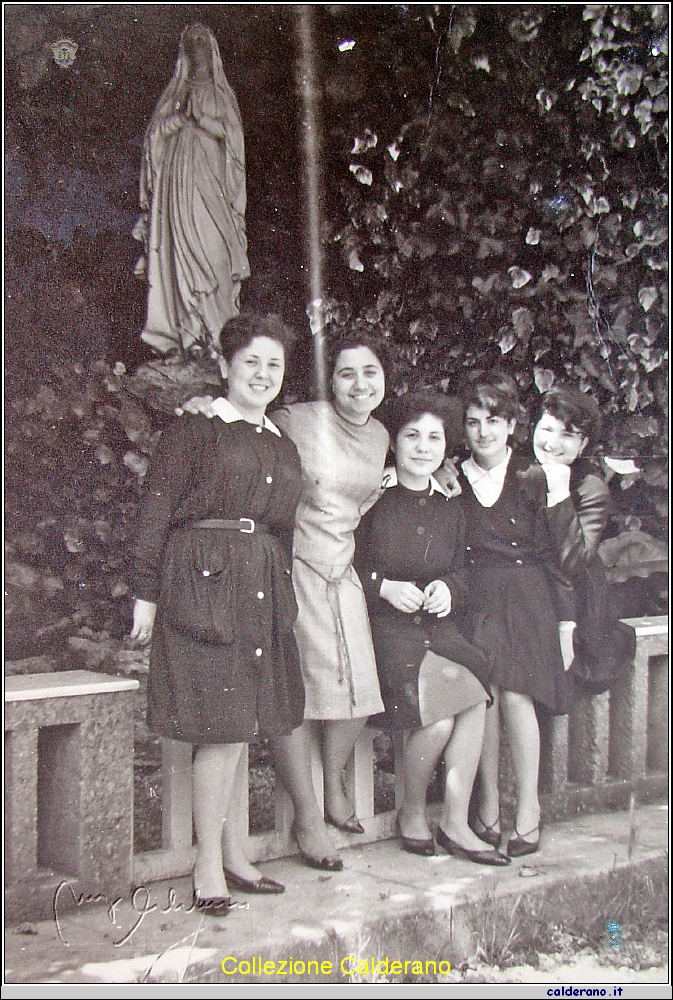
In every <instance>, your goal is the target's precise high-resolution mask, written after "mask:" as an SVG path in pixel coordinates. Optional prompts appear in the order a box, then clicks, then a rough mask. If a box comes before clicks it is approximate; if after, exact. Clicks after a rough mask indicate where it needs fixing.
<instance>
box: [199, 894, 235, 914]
mask: <svg viewBox="0 0 673 1000" xmlns="http://www.w3.org/2000/svg"><path fill="white" fill-rule="evenodd" d="M194 906H195V907H196V909H197V910H199V911H200V912H201V913H204V914H205V915H206V916H207V917H226V916H227V914H228V913H230V912H231V908H232V903H231V896H206V897H201V896H199V895H197V894H196V893H194Z"/></svg>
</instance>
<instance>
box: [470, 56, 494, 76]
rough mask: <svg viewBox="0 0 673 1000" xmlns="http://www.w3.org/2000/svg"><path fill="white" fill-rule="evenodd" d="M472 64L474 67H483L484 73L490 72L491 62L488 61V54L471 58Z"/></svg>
mask: <svg viewBox="0 0 673 1000" xmlns="http://www.w3.org/2000/svg"><path fill="white" fill-rule="evenodd" d="M472 65H473V66H474V68H475V69H483V71H484V73H490V72H491V64H490V63H489V61H488V56H477V58H476V59H473V60H472Z"/></svg>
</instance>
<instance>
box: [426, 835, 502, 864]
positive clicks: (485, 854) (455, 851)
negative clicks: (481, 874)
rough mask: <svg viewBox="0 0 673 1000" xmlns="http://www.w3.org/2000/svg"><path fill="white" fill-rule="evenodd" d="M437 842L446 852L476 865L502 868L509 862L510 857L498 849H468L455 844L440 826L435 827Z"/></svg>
mask: <svg viewBox="0 0 673 1000" xmlns="http://www.w3.org/2000/svg"><path fill="white" fill-rule="evenodd" d="M437 843H438V844H439V846H440V847H443V848H444V850H445V851H446V852H447V854H451V855H453V857H455V858H464V859H465V860H466V861H474V863H475V864H477V865H493V866H494V867H496V868H504V867H506V866H507V865H509V864H510V863H511V862H510V859H509V858H508V857H505V855H504V854H501V853H500V851H495V850H494V851H470V850H468V848H467V847H461V846H460V844H456V842H455V841H453V840H451V838H450V837H447V835H446V834H445V833H444V831H443V830H442V828H441V826H438V827H437Z"/></svg>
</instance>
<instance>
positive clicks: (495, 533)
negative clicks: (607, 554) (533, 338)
mask: <svg viewBox="0 0 673 1000" xmlns="http://www.w3.org/2000/svg"><path fill="white" fill-rule="evenodd" d="M463 402H464V421H465V436H466V439H467V443H468V446H469V448H470V450H471V452H472V456H471V458H469V459H468V460H467V461H466V462H463V463H462V466H461V467H462V472H463V476H464V480H463V484H462V485H463V494H462V505H463V510H464V512H465V518H466V523H467V536H466V554H467V567H468V570H469V583H470V600H471V602H474V616H473V618H474V631H473V641H474V642H475V644H476V645H478V646H479V647H480V648H482V649H485V650H488V651H489V653H490V654H491V656H492V657H493V660H494V670H493V674H492V690H493V694H494V703H493V706H492V707H491V708H489V709H488V710H487V712H486V725H485V731H484V747H483V751H482V757H481V762H480V767H479V807H478V817H477V823H476V824H475V832H476V833H477V835H478V836H480V837H482V838H483V839H484V840H487V841H488V842H489V843H493V844H497V843H499V842H500V804H499V795H498V758H499V725H500V722H499V718H500V712H501V711H502V715H503V717H504V721H505V725H506V727H507V734H508V737H509V743H510V747H511V751H512V758H513V763H514V771H515V774H516V781H517V788H518V799H517V810H516V823H515V836H514V837H512V838H511V839H510V840H509V842H508V845H507V849H508V854H509V856H510V857H518V856H521V855H525V854H531V853H533V852H534V851H536V850H537V849H538V846H539V839H540V830H539V824H540V806H539V801H538V787H537V786H538V771H539V759H540V734H539V728H538V721H537V716H536V713H535V705H534V703H535V702H538V703H539V704H541V705H543V706H545V707H546V708H547V709H548V710H549V711H551V712H559V711H563V710H564V708H563V705H564V702H565V698H566V694H565V692H566V679H565V673H564V666H563V661H562V657H561V648H560V643H559V633H558V620H559V619H558V612H557V603H556V594H555V587H554V580H555V577H556V576H557V573H558V571H557V568H556V560H555V556H554V552H553V550H552V546H551V540H550V537H549V530H548V526H547V522H546V519H545V513H544V509H543V508H542V507H541V506H540V505H539V504H537V503H535V502H534V501H533V500H531V499H530V498H529V496H528V495H527V493H526V492H525V491H524V490H523V489H522V488H521V484H520V482H519V479H518V478H517V471H519V469H520V463H519V462H518V461H517V459H516V458H515V456H514V455H513V454H512V450H511V448H510V447H509V445H508V439H509V437H510V435H511V434H512V432H513V430H514V426H515V423H516V418H517V414H518V409H519V404H518V398H517V394H516V389H515V387H514V384H513V383H512V382H511V381H510V380H509V379H499V380H495V379H494V380H492V381H491V382H484V383H483V384H479V385H475V386H474V387H473V388H472V389H471V390H470V391H469V392H468V394H467V395H466V396H465V397H464V401H463ZM529 464H530V463H529V462H525V463H524V466H527V465H529Z"/></svg>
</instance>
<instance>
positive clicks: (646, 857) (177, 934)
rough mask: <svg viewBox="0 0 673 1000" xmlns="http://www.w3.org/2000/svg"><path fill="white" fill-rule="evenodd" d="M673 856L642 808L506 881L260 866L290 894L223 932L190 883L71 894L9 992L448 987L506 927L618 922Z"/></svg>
mask: <svg viewBox="0 0 673 1000" xmlns="http://www.w3.org/2000/svg"><path fill="white" fill-rule="evenodd" d="M629 845H630V847H629ZM667 847H668V809H667V807H666V806H664V805H650V806H644V807H642V808H639V809H638V810H637V811H636V814H635V827H634V830H632V829H631V825H630V822H629V816H628V813H623V812H612V813H602V814H597V815H586V816H579V817H576V818H574V819H572V820H567V821H565V822H561V823H555V824H553V825H549V826H547V827H546V828H545V829H544V831H543V834H542V847H541V850H540V851H539V852H538V853H537V854H535V855H532V856H529V857H527V858H520V859H517V860H515V861H514V862H513V863H512V865H511V866H510V867H509V868H507V869H492V868H488V867H486V866H483V865H475V864H472V863H471V862H468V861H462V860H457V859H454V858H451V857H448V856H447V855H446V854H444V853H443V852H441V853H440V854H437V855H436V856H435V857H432V858H420V857H415V856H412V855H409V854H405V853H404V852H403V851H401V850H400V847H399V843H398V842H397V841H387V842H385V843H378V844H371V845H368V846H365V847H362V848H359V849H358V848H357V847H354V848H351V849H350V850H347V851H345V852H343V855H344V860H345V869H344V871H343V872H341V873H338V874H333V875H328V874H326V873H321V872H317V871H313V870H311V869H309V868H306V867H304V866H303V865H302V864H301V863H300V861H299V860H297V859H296V858H287V859H283V860H280V861H274V862H271V863H268V864H264V865H262V866H261V870H263V871H264V872H265V873H266V874H268V875H270V876H272V877H273V878H275V879H278V880H280V881H282V882H284V883H285V885H286V886H287V891H286V892H285V894H284V895H282V896H251V895H246V894H243V893H238V894H236V895H235V899H236V901H237V905H236V908H235V909H233V910H232V911H231V912H230V913H229V915H228V916H227V917H226V918H223V919H214V918H212V917H205V918H204V917H203V916H201V915H200V914H198V913H196V912H193V911H191V909H190V883H189V880H188V879H177V880H174V881H173V882H171V883H166V882H164V883H158V884H155V885H152V886H148V887H141V888H139V889H137V890H136V892H135V895H134V897H133V898H132V899H123V900H121V901H118V902H116V903H115V905H114V906H112V907H110V906H109V905H106V902H105V901H92V900H83V901H81V903H80V905H79V906H78V907H77V909H76V910H74V911H73V910H70V911H64V910H63V908H62V905H61V904H62V903H63V902H64V900H65V899H66V898H67V895H68V889H67V886H66V887H64V888H62V890H61V894H60V895H59V898H58V899H57V900H56V919H53V920H51V921H45V922H42V923H37V924H28V925H23V926H22V927H19V928H11V929H9V930H8V932H7V935H6V952H5V956H6V973H5V975H6V980H5V982H6V983H15V984H19V983H24V984H25V983H88V984H91V985H93V984H95V983H169V982H173V983H177V982H181V983H216V982H219V983H222V982H230V983H231V982H235V981H238V982H248V983H250V982H254V981H257V982H266V983H288V982H292V981H294V982H297V983H302V982H303V983H307V982H311V981H312V982H323V983H329V982H332V983H334V982H358V981H359V982H376V981H379V982H393V981H399V982H401V981H402V978H403V976H404V963H405V962H406V963H407V965H406V974H407V976H410V975H411V976H414V975H416V976H418V975H419V974H424V975H425V974H429V975H432V974H433V973H434V968H433V966H432V963H433V962H434V963H436V967H437V973H438V974H439V975H441V974H443V973H446V971H447V963H451V965H454V966H455V965H457V964H458V963H459V962H460V961H462V960H464V959H465V958H467V957H469V956H470V955H472V954H474V952H475V948H476V947H477V944H478V943H479V942H480V940H483V938H484V936H486V937H488V935H489V934H490V933H491V932H493V933H496V934H498V933H499V934H501V935H502V934H503V933H504V934H505V935H506V934H507V932H508V931H507V928H508V926H509V928H510V931H511V932H513V933H515V934H517V935H519V937H520V939H521V940H523V938H521V935H525V933H526V926H532V925H533V923H534V922H535V921H537V920H540V919H551V920H552V921H556V922H558V923H563V922H566V921H569V920H574V921H575V922H576V923H577V921H578V920H579V921H580V922H581V921H582V920H584V921H585V923H586V926H587V927H589V926H590V925H591V926H595V922H596V920H599V921H601V922H602V923H603V924H604V923H607V922H608V921H609V920H614V919H618V916H619V915H618V914H617V913H614V912H611V909H610V908H611V907H613V908H615V909H618V908H619V905H621V904H620V902H619V901H620V900H621V899H623V898H625V897H624V891H623V888H624V886H625V885H626V886H628V884H629V879H633V878H634V877H636V878H640V879H641V880H642V879H643V878H644V874H645V873H651V874H652V873H653V874H654V876H655V877H658V878H659V880H660V881H661V877H662V872H663V870H664V865H665V858H666V856H667ZM629 855H630V856H629ZM657 873H658V875H657ZM623 933H624V934H628V927H626V926H624V927H623ZM480 936H481V938H480ZM223 959H226V961H225V963H224V964H225V968H226V973H225V972H224V971H223V969H222V963H223ZM386 959H387V960H388V965H387V966H386V965H385V961H386ZM394 961H398V962H400V963H401V968H399V969H398V967H393V962H394ZM414 962H416V963H417V965H416V966H415V967H414V965H413V963H414ZM426 962H429V963H430V965H429V967H428V966H426ZM253 963H254V964H253ZM264 963H272V964H266V966H265V964H264ZM274 963H275V964H274ZM282 963H284V964H282ZM309 963H310V965H309ZM380 963H383V964H380ZM260 973H261V974H260ZM386 977H387V978H386ZM426 981H428V980H426Z"/></svg>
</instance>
